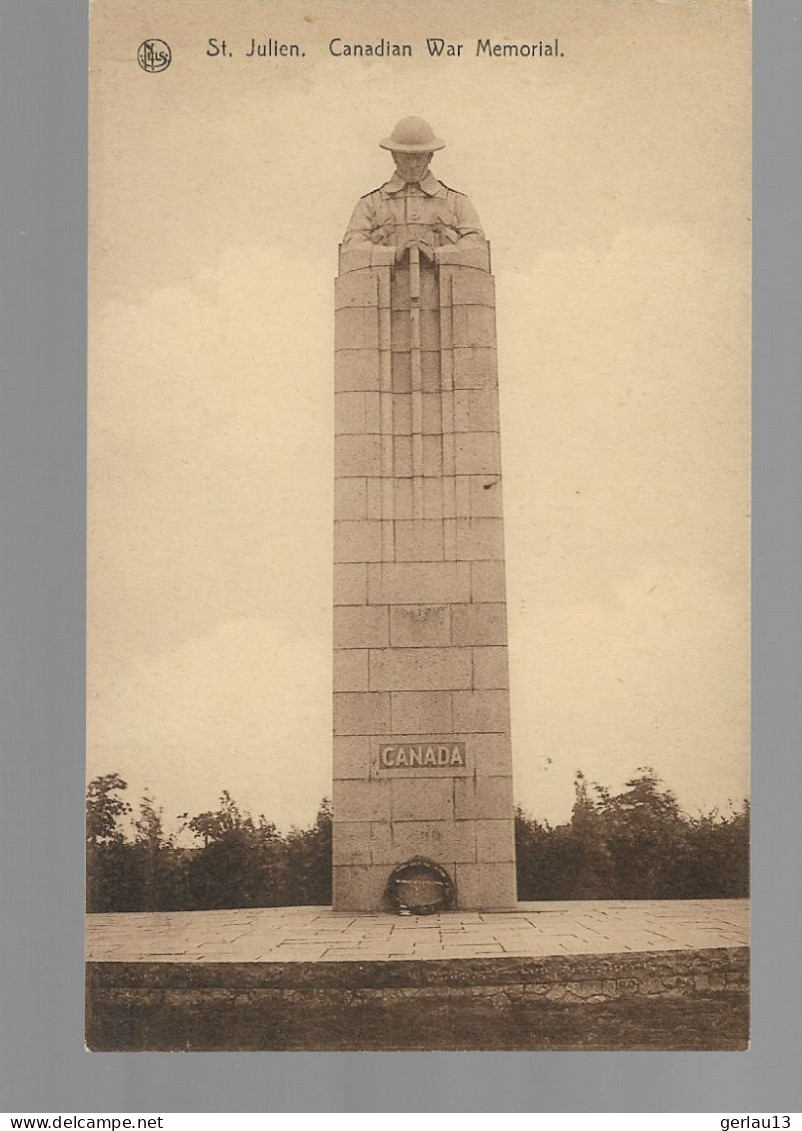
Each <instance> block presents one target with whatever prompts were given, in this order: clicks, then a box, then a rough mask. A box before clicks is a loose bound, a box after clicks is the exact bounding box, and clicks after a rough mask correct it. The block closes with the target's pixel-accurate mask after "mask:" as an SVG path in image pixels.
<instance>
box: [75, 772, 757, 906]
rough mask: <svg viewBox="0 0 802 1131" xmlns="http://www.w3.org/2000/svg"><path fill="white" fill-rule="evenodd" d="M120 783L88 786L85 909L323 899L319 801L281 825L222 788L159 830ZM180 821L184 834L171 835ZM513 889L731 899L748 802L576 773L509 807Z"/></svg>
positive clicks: (535, 895) (149, 805) (740, 888)
mask: <svg viewBox="0 0 802 1131" xmlns="http://www.w3.org/2000/svg"><path fill="white" fill-rule="evenodd" d="M127 788H128V787H127V783H126V782H125V781H124V779H123V778H122V777H120V775H119V774H116V773H114V774H105V775H102V776H100V777H97V778H95V779H94V780H93V781H91V782H90V783H89V787H88V789H87V823H86V840H87V907H88V910H89V911H179V910H186V911H199V910H209V909H214V908H226V907H277V906H285V907H286V906H299V905H303V904H312V905H318V906H320V905H322V906H325V905H327V904H329V903H331V805H330V803H329V802H328V800H326V799H324V800H323V802H322V803H321V805H320V809H319V811H318V814H317V816H316V818H315V820H314V822H313V823H312V825H311V826H310V827H309V828H305V829H297V828H293V829H291V830H290V831H289V832H288V833H283V834H282V833H281V832H279V830H278V829H277V828H276V826H275V825H274V824H273V823H272V822H271V821H269V820H268V819H267V818H266V817H265V816H264V815H260V816H259V817H258V818H253V817H252V816H251V815H250V814H249V813H247V812H243V811H242V810H240V808H239V806H238V805H237V804H236V802H235V801H234V800H233V798H232V797H231V795H230V794H229V793H228V792H227V791H224V792H223V794H222V796H221V798H220V802H219V805H218V808H217V809H216V810H213V811H211V810H210V811H207V812H204V813H199V814H197V815H196V816H194V817H190V816H189V815H188V814H186V813H184V814H181V816H180V818H179V819H180V820H181V821H182V822H183V823H182V825H181V827H180V828H179V829H178V831H176V832H174V833H168V832H166V830H165V827H164V821H163V812H162V810H161V809H160V808H158V807H157V805H156V801H155V799H154V798H153V797H152V796H151V795H150V794H149V793H147V792H146V793H145V795H144V796H143V797H142V798H141V800H140V802H139V806H138V809H137V811H136V814H134V810H133V807H132V806H131V804H130V803H129V802H128V801H127V800H126V797H125V794H126V790H127ZM185 830H186V831H188V832H189V833H190V834H191V835H192V838H193V840H194V841H195V844H194V845H192V846H185V845H182V844H179V843H178V840H179V838H180V836H181V833H182V832H184V831H185ZM515 843H516V855H517V879H518V898H519V900H549V899H553V900H564V899H700V898H709V899H710V898H727V897H730V898H734V897H739V896H746V895H747V894H748V891H749V805H748V802H743V804H742V805H741V807H740V808H739V809H737V810H732V811H731V812H730V813H728V814H720V813H718V812H712V813H708V814H706V815H700V816H698V817H692V816H689V815H688V814H686V813H684V812H683V811H682V810H681V809H680V807H679V804H678V803H677V800H676V798H675V797H674V795H673V793H671V791H670V790H668V789H666V788H665V787H664V786H663V784H662V782H661V781H660V779H659V778H658V777H657V776H656V775H655V774H654V773H653V771H652V770H651V769H649V768H648V767H644V768H642V769H640V770H639V771H638V774H637V776H636V777H634V778H632V779H631V780H630V781H628V782H627V783H626V786H625V788H624V790H623V791H622V792H621V793H617V794H614V793H612V792H611V791H610V790H608V789H606V788H605V787H603V786H600V785H597V784H593V785H591V786H588V783H587V782H586V781H585V778H584V777H583V775H582V774H581V773H578V774H577V776H576V781H575V801H574V806H573V811H572V814H571V819H570V821H568V822H567V823H565V824H561V825H556V826H551V825H549V824H548V823H547V822H539V821H537V820H535V819H534V818H533V817H531V816H528V815H527V814H525V813H524V812H523V811H522V810H521V809H518V810H516V814H515Z"/></svg>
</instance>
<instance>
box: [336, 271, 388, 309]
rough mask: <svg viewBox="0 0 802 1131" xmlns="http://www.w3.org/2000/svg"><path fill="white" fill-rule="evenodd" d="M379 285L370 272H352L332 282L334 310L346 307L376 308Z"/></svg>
mask: <svg viewBox="0 0 802 1131" xmlns="http://www.w3.org/2000/svg"><path fill="white" fill-rule="evenodd" d="M378 301H379V285H378V279H377V278H376V275H375V274H374V273H373V272H372V271H352V272H349V273H348V274H347V275H340V276H339V277H338V278H336V279H335V280H334V309H335V310H342V309H343V308H344V307H346V306H377V305H378Z"/></svg>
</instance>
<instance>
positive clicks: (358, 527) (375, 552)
mask: <svg viewBox="0 0 802 1131" xmlns="http://www.w3.org/2000/svg"><path fill="white" fill-rule="evenodd" d="M382 526H383V523H381V522H376V521H370V522H351V521H347V520H337V521H336V522H335V523H334V560H335V562H338V563H342V562H380V561H381V560H382Z"/></svg>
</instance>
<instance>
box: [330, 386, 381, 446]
mask: <svg viewBox="0 0 802 1131" xmlns="http://www.w3.org/2000/svg"><path fill="white" fill-rule="evenodd" d="M370 396H371V397H373V398H376V397H378V396H379V394H378V393H371V394H370ZM367 397H368V394H367V393H365V392H348V393H335V394H334V434H335V436H345V435H352V434H357V435H359V434H360V433H364V432H378V431H379V429H378V428H368V426H367Z"/></svg>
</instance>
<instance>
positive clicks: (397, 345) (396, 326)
mask: <svg viewBox="0 0 802 1131" xmlns="http://www.w3.org/2000/svg"><path fill="white" fill-rule="evenodd" d="M392 320H393V321H392V326H393V331H392V332H393V350H396V351H398V352H407V351H408V350H409V349H410V347H411V345H412V334H411V326H410V315H409V311H408V310H393V314H392Z"/></svg>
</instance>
